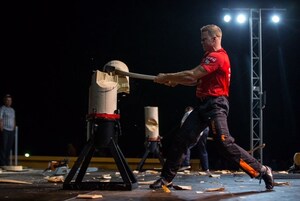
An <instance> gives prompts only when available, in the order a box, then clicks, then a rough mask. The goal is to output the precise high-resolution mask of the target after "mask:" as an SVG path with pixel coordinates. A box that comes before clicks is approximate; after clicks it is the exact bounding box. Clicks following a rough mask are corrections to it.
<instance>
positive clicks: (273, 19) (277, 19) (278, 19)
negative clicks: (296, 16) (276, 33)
mask: <svg viewBox="0 0 300 201" xmlns="http://www.w3.org/2000/svg"><path fill="white" fill-rule="evenodd" d="M271 19H272V22H274V23H276V24H277V23H278V22H279V21H280V17H279V16H278V15H273V16H272V18H271Z"/></svg>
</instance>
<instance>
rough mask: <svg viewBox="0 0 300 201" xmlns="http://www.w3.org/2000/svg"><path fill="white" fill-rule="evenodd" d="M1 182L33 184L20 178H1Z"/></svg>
mask: <svg viewBox="0 0 300 201" xmlns="http://www.w3.org/2000/svg"><path fill="white" fill-rule="evenodd" d="M0 183H13V184H32V183H31V182H27V181H19V180H13V179H0Z"/></svg>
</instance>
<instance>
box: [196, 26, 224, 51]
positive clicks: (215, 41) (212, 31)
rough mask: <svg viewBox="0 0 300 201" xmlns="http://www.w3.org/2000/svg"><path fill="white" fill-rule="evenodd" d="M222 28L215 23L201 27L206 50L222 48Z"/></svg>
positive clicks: (203, 44) (202, 41)
mask: <svg viewBox="0 0 300 201" xmlns="http://www.w3.org/2000/svg"><path fill="white" fill-rule="evenodd" d="M221 39H222V30H221V29H220V27H218V26H217V25H214V24H209V25H206V26H203V27H202V28H201V44H202V46H203V49H204V51H215V50H218V49H220V48H221Z"/></svg>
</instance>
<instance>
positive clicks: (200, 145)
mask: <svg viewBox="0 0 300 201" xmlns="http://www.w3.org/2000/svg"><path fill="white" fill-rule="evenodd" d="M193 109H194V108H193V107H192V106H187V107H186V108H185V109H184V112H185V113H184V115H183V117H182V119H181V126H182V125H183V123H184V121H185V120H186V119H187V117H188V116H189V114H190V113H191V112H192V111H193ZM208 133H209V127H206V129H204V131H202V132H201V134H200V136H199V139H198V140H197V143H196V144H194V145H192V146H191V147H190V148H189V149H188V150H187V152H186V154H185V156H184V159H183V162H182V164H181V168H180V169H179V171H183V170H187V169H190V168H191V165H190V158H191V149H192V148H193V147H195V148H197V151H198V152H199V158H200V164H201V165H200V167H199V169H200V170H202V171H204V172H207V173H208V174H210V173H209V164H208V154H207V150H206V141H207V137H208Z"/></svg>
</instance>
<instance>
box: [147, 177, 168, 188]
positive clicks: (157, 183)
mask: <svg viewBox="0 0 300 201" xmlns="http://www.w3.org/2000/svg"><path fill="white" fill-rule="evenodd" d="M162 185H165V186H166V187H172V186H173V184H172V182H167V181H166V180H165V179H163V178H160V179H158V180H156V181H155V182H154V183H153V184H150V185H149V188H151V189H159V188H162Z"/></svg>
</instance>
